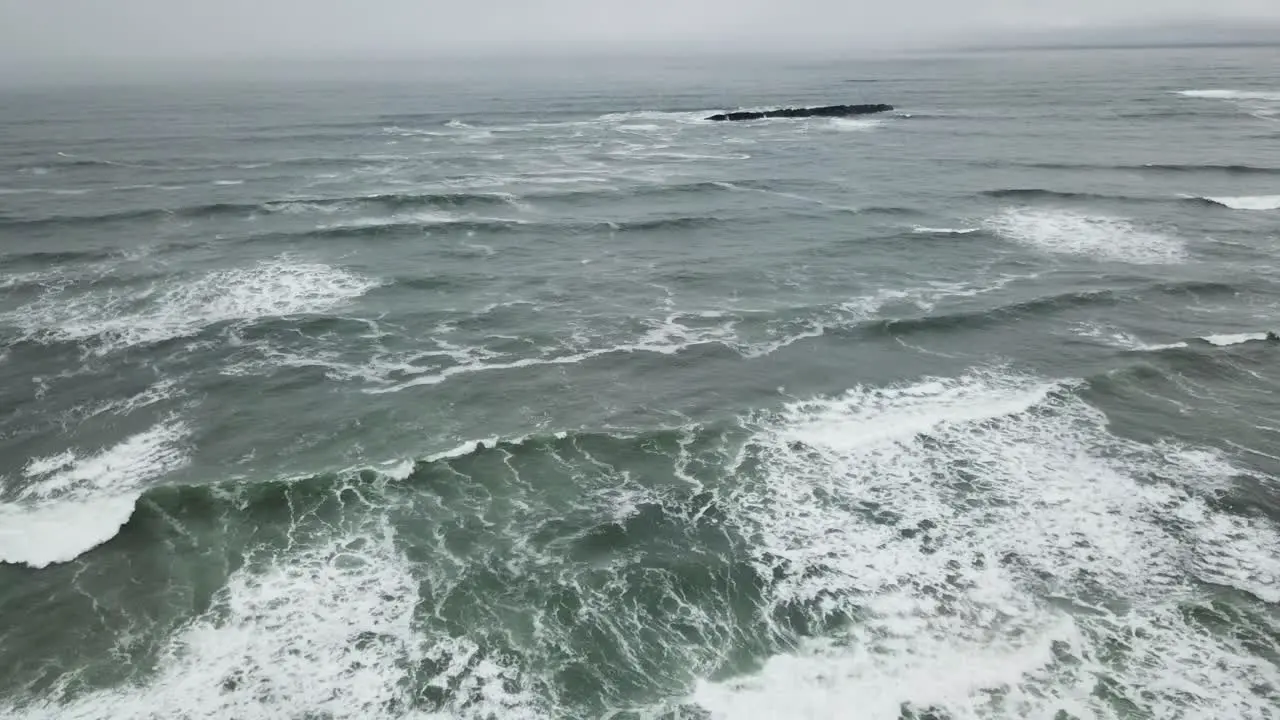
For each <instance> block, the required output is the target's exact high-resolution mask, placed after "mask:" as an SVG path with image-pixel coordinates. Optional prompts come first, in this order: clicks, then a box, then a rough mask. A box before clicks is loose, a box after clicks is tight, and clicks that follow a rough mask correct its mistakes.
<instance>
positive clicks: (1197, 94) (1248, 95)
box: [1177, 90, 1280, 102]
mask: <svg viewBox="0 0 1280 720" xmlns="http://www.w3.org/2000/svg"><path fill="white" fill-rule="evenodd" d="M1177 94H1178V95H1181V96H1183V97H1189V98H1201V99H1207V100H1262V101H1264V102H1280V92H1276V91H1274V90H1179V91H1177Z"/></svg>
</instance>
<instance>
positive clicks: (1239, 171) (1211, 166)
mask: <svg viewBox="0 0 1280 720" xmlns="http://www.w3.org/2000/svg"><path fill="white" fill-rule="evenodd" d="M975 164H977V165H981V166H983V167H1022V168H1031V169H1035V170H1102V171H1108V170H1110V171H1117V172H1145V173H1154V174H1159V173H1167V174H1192V173H1204V174H1220V175H1280V167H1270V166H1266V165H1242V164H1234V163H1140V164H1124V163H1115V164H1112V163H1072V162H994V161H979V162H977V163H975Z"/></svg>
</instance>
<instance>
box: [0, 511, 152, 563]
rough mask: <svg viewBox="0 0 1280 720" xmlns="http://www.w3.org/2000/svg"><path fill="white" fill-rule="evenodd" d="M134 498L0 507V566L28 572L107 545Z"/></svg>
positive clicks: (129, 513) (126, 519)
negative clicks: (20, 566) (23, 568)
mask: <svg viewBox="0 0 1280 720" xmlns="http://www.w3.org/2000/svg"><path fill="white" fill-rule="evenodd" d="M138 497H139V495H138V494H121V495H105V496H101V497H89V498H75V497H73V498H69V499H66V500H57V501H54V502H49V503H43V504H39V505H34V506H27V505H19V504H9V503H0V563H18V564H23V565H27V566H29V567H33V568H43V567H48V566H49V565H53V564H56V563H64V562H70V561H72V560H74V559H76V558H77V557H79V556H80V555H82V554H84V553H86V552H88V551H90V550H92V549H93V548H95V547H97V546H99V545H101V544H102V543H104V542H106V541H108V540H110V539H111V538H113V537H115V536H116V533H118V532H120V528H122V527H124V524H125V523H127V522H129V518H130V517H131V516H132V515H133V508H134V504H135V503H136V502H137V500H138Z"/></svg>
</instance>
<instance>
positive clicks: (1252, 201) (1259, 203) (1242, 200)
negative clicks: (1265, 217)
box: [1196, 195, 1280, 210]
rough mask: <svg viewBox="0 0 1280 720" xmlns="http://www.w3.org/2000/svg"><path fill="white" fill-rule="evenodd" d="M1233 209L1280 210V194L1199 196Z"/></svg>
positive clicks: (1201, 198) (1200, 198)
mask: <svg viewBox="0 0 1280 720" xmlns="http://www.w3.org/2000/svg"><path fill="white" fill-rule="evenodd" d="M1196 199H1197V200H1204V201H1206V202H1210V203H1213V204H1214V205H1221V206H1222V207H1226V208H1231V209H1232V210H1280V195H1245V196H1241V197H1203V196H1202V197H1199V198H1196Z"/></svg>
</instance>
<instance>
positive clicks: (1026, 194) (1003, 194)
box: [982, 188, 1150, 202]
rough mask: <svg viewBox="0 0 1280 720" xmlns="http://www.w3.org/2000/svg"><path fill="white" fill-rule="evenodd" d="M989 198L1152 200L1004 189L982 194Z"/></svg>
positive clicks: (1036, 189)
mask: <svg viewBox="0 0 1280 720" xmlns="http://www.w3.org/2000/svg"><path fill="white" fill-rule="evenodd" d="M982 194H983V195H985V196H987V197H993V198H1008V199H1017V200H1039V199H1049V200H1122V201H1126V202H1135V201H1143V200H1150V198H1137V197H1129V196H1123V195H1104V194H1100V193H1091V192H1071V191H1061V190H1046V189H1043V188H1004V189H998V190H985V191H983V193H982Z"/></svg>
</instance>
